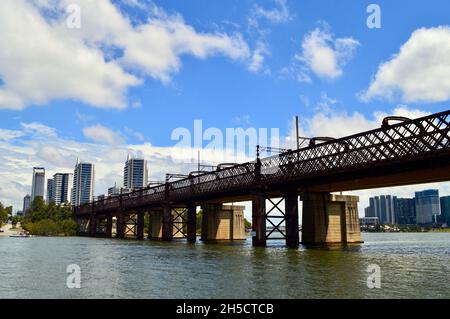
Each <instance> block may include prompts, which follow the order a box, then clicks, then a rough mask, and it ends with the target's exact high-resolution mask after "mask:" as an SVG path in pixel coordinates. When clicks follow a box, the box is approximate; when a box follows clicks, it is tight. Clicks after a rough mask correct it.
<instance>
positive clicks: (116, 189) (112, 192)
mask: <svg viewBox="0 0 450 319" xmlns="http://www.w3.org/2000/svg"><path fill="white" fill-rule="evenodd" d="M119 194H120V187H117V184H114V186H113V187H110V188H108V196H113V195H119Z"/></svg>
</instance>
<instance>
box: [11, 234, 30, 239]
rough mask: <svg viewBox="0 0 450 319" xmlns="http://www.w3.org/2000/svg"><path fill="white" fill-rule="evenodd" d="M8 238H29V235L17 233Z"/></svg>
mask: <svg viewBox="0 0 450 319" xmlns="http://www.w3.org/2000/svg"><path fill="white" fill-rule="evenodd" d="M9 237H15V238H18V237H20V238H22V237H31V235H30V234H24V233H18V234H14V235H10V236H9Z"/></svg>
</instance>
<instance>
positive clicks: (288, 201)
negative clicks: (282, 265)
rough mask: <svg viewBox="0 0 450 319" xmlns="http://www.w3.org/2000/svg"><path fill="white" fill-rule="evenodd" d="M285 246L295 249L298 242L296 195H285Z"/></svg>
mask: <svg viewBox="0 0 450 319" xmlns="http://www.w3.org/2000/svg"><path fill="white" fill-rule="evenodd" d="M284 198H285V216H286V245H287V246H288V247H292V248H296V247H298V245H299V242H300V238H299V237H300V236H299V230H298V194H297V193H289V194H286V195H285V197H284Z"/></svg>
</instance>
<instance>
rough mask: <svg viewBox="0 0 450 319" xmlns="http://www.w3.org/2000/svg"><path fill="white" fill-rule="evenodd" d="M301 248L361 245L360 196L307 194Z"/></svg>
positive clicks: (303, 196) (305, 195) (303, 200)
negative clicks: (302, 246) (304, 246)
mask: <svg viewBox="0 0 450 319" xmlns="http://www.w3.org/2000/svg"><path fill="white" fill-rule="evenodd" d="M301 200H302V202H303V222H302V244H304V245H328V244H350V243H362V242H363V241H362V238H361V230H360V227H359V216H358V201H359V197H358V196H348V195H334V194H330V193H304V194H302V195H301Z"/></svg>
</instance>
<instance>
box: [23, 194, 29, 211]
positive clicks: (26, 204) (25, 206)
mask: <svg viewBox="0 0 450 319" xmlns="http://www.w3.org/2000/svg"><path fill="white" fill-rule="evenodd" d="M30 207H31V196H30V195H28V194H27V195H26V196H25V197H24V198H23V213H24V214H26V212H27V210H28V209H30Z"/></svg>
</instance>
